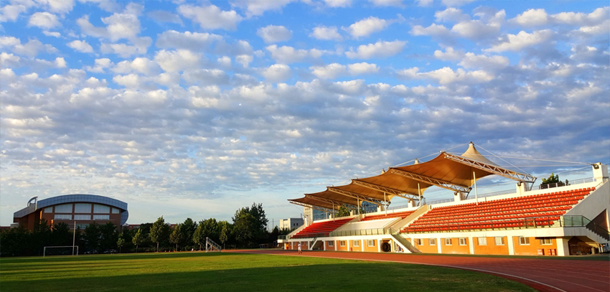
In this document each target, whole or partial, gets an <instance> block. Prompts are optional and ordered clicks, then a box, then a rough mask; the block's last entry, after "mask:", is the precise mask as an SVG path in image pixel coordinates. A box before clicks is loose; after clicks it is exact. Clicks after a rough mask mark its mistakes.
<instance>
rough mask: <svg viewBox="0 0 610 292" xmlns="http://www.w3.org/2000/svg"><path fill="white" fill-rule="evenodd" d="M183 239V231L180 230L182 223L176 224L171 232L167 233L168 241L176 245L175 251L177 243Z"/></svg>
mask: <svg viewBox="0 0 610 292" xmlns="http://www.w3.org/2000/svg"><path fill="white" fill-rule="evenodd" d="M183 241H184V233H183V232H182V224H177V225H176V226H174V230H172V234H170V235H169V242H171V243H173V244H175V245H176V251H178V244H180V243H182V242H183Z"/></svg>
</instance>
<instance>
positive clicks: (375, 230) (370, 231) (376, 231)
mask: <svg viewBox="0 0 610 292" xmlns="http://www.w3.org/2000/svg"><path fill="white" fill-rule="evenodd" d="M389 233H390V230H389V228H371V229H356V230H340V231H333V232H331V233H330V234H328V236H357V235H382V234H389Z"/></svg>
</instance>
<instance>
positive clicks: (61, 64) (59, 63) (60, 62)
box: [55, 57, 67, 68]
mask: <svg viewBox="0 0 610 292" xmlns="http://www.w3.org/2000/svg"><path fill="white" fill-rule="evenodd" d="M55 67H57V68H66V67H67V64H66V60H65V59H64V58H62V57H57V58H55Z"/></svg>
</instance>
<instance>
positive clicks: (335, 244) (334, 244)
mask: <svg viewBox="0 0 610 292" xmlns="http://www.w3.org/2000/svg"><path fill="white" fill-rule="evenodd" d="M333 247H334V248H335V251H337V240H336V239H335V243H333Z"/></svg>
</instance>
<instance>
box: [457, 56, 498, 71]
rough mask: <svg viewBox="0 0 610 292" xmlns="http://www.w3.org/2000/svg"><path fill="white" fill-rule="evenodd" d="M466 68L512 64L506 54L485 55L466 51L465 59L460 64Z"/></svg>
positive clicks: (494, 67)
mask: <svg viewBox="0 0 610 292" xmlns="http://www.w3.org/2000/svg"><path fill="white" fill-rule="evenodd" d="M458 65H460V66H462V67H464V68H484V69H500V68H504V67H506V66H508V65H510V62H509V61H508V58H506V57H504V56H484V55H475V54H474V53H466V55H465V56H464V59H463V60H462V61H461V62H460V63H459V64H458Z"/></svg>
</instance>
